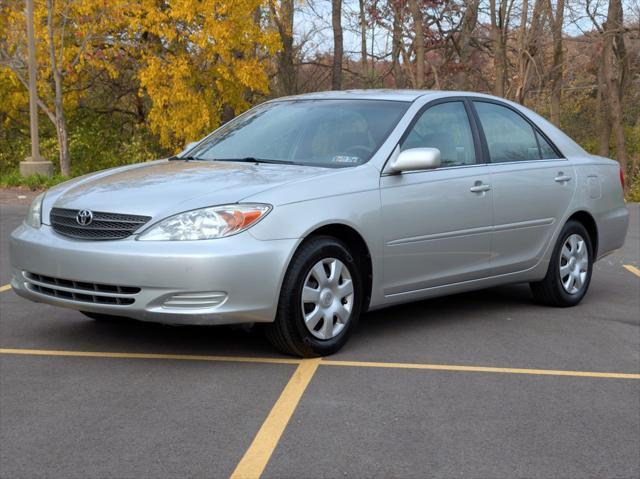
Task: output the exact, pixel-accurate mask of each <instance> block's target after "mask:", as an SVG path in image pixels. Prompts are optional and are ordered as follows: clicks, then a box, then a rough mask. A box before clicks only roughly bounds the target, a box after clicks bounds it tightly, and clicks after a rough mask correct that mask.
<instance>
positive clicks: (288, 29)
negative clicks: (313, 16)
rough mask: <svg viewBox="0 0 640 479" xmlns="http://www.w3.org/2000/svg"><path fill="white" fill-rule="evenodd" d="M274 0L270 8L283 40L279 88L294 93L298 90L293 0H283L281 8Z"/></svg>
mask: <svg viewBox="0 0 640 479" xmlns="http://www.w3.org/2000/svg"><path fill="white" fill-rule="evenodd" d="M274 2H275V0H271V1H270V2H269V8H270V10H271V16H272V18H273V21H274V23H275V24H276V27H277V29H278V35H279V36H280V41H281V42H282V50H281V51H280V52H279V53H278V55H277V62H278V76H277V78H278V87H279V88H278V89H279V92H280V93H281V94H283V95H293V94H295V93H296V90H297V82H296V72H295V69H294V66H293V57H294V54H293V12H294V10H293V0H281V2H280V8H279V9H277V8H276V6H275V3H274Z"/></svg>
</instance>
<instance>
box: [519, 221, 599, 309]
mask: <svg viewBox="0 0 640 479" xmlns="http://www.w3.org/2000/svg"><path fill="white" fill-rule="evenodd" d="M575 234H577V235H579V236H580V237H581V238H582V239H583V240H584V243H585V245H586V247H587V270H586V278H585V280H584V282H583V284H582V286H581V287H580V289H579V290H578V291H577V292H575V293H573V294H570V293H569V292H567V291H566V289H565V287H564V286H563V285H562V278H561V277H560V268H559V265H560V255H561V254H562V248H563V247H564V245H565V242H567V240H568V239H569V237H571V236H572V235H575ZM592 273H593V246H592V243H591V237H590V236H589V233H588V231H587V230H586V228H585V227H584V226H583V225H582V223H579V222H578V221H574V220H570V221H568V222H567V223H566V224H565V225H564V227H563V228H562V231H561V232H560V235H559V236H558V241H557V242H556V245H555V247H554V249H553V253H552V255H551V259H550V261H549V269H548V270H547V274H546V276H545V277H544V279H543V280H542V281H538V282H535V283H530V287H531V291H532V293H533V297H534V298H535V300H536V301H537V302H539V303H541V304H544V305H547V306H556V307H561V308H566V307H570V306H575V305H576V304H578V303H579V302H580V301H581V300H582V298H584V295H585V294H586V293H587V290H588V289H589V284H590V283H591V274H592Z"/></svg>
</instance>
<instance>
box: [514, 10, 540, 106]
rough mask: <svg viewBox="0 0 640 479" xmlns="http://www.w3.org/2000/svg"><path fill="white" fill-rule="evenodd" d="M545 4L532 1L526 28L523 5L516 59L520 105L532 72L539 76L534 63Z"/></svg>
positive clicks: (538, 46) (525, 13)
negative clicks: (528, 24) (518, 54)
mask: <svg viewBox="0 0 640 479" xmlns="http://www.w3.org/2000/svg"><path fill="white" fill-rule="evenodd" d="M545 4H546V2H545V1H544V0H535V1H534V4H533V12H532V13H531V24H530V26H529V27H527V17H528V10H527V9H528V2H527V0H524V3H523V13H522V18H521V25H520V36H519V40H520V41H519V43H520V45H519V49H520V57H519V59H518V87H517V89H516V101H517V102H518V103H520V104H522V105H524V104H525V101H526V98H527V94H528V93H529V91H530V90H531V83H532V76H533V72H534V71H535V72H536V73H537V74H538V78H540V76H541V75H540V70H539V68H538V67H537V64H536V62H537V58H538V52H539V50H540V42H541V38H542V37H543V35H544V32H543V23H544V10H545Z"/></svg>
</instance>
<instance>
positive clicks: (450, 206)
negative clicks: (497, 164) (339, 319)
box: [380, 100, 493, 296]
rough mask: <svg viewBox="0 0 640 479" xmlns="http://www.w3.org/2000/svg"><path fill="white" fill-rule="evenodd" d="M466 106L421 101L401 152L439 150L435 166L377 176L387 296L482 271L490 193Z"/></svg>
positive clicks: (488, 249)
mask: <svg viewBox="0 0 640 479" xmlns="http://www.w3.org/2000/svg"><path fill="white" fill-rule="evenodd" d="M469 108H470V107H469V106H467V105H466V104H465V102H464V101H462V100H456V101H450V100H449V101H445V102H439V103H437V104H432V105H427V107H426V109H425V110H423V111H422V112H420V113H418V115H417V117H416V119H415V120H414V122H413V124H412V126H410V127H409V130H408V131H407V133H406V134H405V136H404V137H403V140H402V141H401V142H400V145H399V148H400V149H401V150H405V149H410V148H420V147H430V148H438V149H439V150H440V152H441V158H442V165H441V167H440V168H438V169H435V170H429V171H414V172H405V173H402V174H394V175H386V176H382V177H381V182H380V194H381V202H382V230H383V231H382V237H383V240H384V290H385V295H387V296H393V295H396V294H402V293H408V292H413V291H419V290H423V289H427V288H431V287H437V286H440V285H445V284H451V283H457V282H463V281H468V280H473V279H477V278H481V277H483V276H486V275H487V274H488V272H489V269H490V254H491V228H492V213H493V206H492V191H491V184H490V181H489V174H488V172H487V166H486V165H483V164H480V163H478V162H477V159H476V158H477V155H476V152H477V150H478V146H477V145H478V138H479V137H478V135H477V131H475V130H474V129H472V126H471V124H470V122H469V115H468V113H469V111H470V110H469Z"/></svg>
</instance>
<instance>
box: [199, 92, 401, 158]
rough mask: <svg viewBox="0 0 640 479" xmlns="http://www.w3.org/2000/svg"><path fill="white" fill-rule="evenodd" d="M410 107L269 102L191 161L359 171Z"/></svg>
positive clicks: (231, 126)
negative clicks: (354, 169)
mask: <svg viewBox="0 0 640 479" xmlns="http://www.w3.org/2000/svg"><path fill="white" fill-rule="evenodd" d="M408 107H409V103H405V102H396V101H380V100H377V101H372V100H285V101H278V102H273V103H267V104H264V105H261V106H258V107H256V108H254V109H253V110H250V111H249V112H247V113H246V114H244V115H242V116H240V117H238V118H236V119H235V120H232V121H231V122H229V123H227V124H226V125H225V126H223V127H222V128H220V130H218V131H217V132H215V133H214V134H213V135H211V136H210V137H209V138H207V139H206V140H204V142H202V144H200V145H198V146H197V147H196V148H194V149H193V150H191V151H189V152H188V155H187V156H188V157H191V158H194V159H198V160H221V161H223V160H226V161H265V162H269V161H272V162H283V163H293V164H299V165H312V166H326V167H344V166H357V165H361V164H362V163H366V162H367V161H369V159H371V157H372V156H373V154H374V153H375V152H376V151H377V150H378V148H379V147H380V145H381V144H382V143H383V142H384V140H385V139H386V138H387V136H388V135H389V133H391V130H392V129H393V128H394V127H395V126H396V124H397V123H398V121H399V120H400V118H401V117H402V115H403V114H404V112H405V111H406V110H407V108H408Z"/></svg>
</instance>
